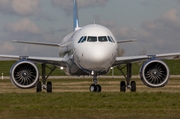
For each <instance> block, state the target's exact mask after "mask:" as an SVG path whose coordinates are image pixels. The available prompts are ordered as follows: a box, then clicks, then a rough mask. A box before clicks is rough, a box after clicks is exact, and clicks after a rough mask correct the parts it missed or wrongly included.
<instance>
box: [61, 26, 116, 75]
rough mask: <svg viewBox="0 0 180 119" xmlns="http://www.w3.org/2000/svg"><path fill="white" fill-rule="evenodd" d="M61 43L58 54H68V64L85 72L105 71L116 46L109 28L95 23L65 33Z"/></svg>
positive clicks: (109, 64) (114, 53) (111, 60)
mask: <svg viewBox="0 0 180 119" xmlns="http://www.w3.org/2000/svg"><path fill="white" fill-rule="evenodd" d="M61 45H62V46H63V47H60V56H61V57H64V56H67V54H68V56H69V58H70V59H69V60H70V61H71V63H70V65H69V66H71V64H72V63H73V64H75V65H77V67H78V68H79V69H81V70H83V71H84V72H86V73H90V72H92V71H94V72H97V73H102V72H105V73H107V72H108V71H109V69H110V68H111V66H112V64H113V63H114V61H115V59H116V56H117V48H118V45H117V42H116V39H115V37H114V35H113V34H112V33H111V32H110V30H109V29H107V28H106V27H104V26H101V25H97V24H91V25H87V26H84V27H82V28H79V29H78V30H76V31H74V32H73V33H71V34H69V35H67V36H66V37H65V38H64V39H63V41H62V43H61ZM69 66H68V67H69ZM71 68H72V67H71ZM69 69H70V68H69ZM70 74H71V72H70ZM74 75H75V74H74ZM77 75H78V74H77Z"/></svg>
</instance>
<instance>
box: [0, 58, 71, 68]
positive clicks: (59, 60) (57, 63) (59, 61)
mask: <svg viewBox="0 0 180 119" xmlns="http://www.w3.org/2000/svg"><path fill="white" fill-rule="evenodd" d="M0 58H10V59H15V60H23V59H24V60H29V61H33V62H38V63H45V64H51V65H55V66H63V67H66V62H67V58H68V57H65V58H60V57H33V56H18V55H0Z"/></svg>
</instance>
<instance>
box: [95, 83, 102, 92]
mask: <svg viewBox="0 0 180 119" xmlns="http://www.w3.org/2000/svg"><path fill="white" fill-rule="evenodd" d="M96 88H97V92H101V86H100V85H99V84H98V85H96Z"/></svg>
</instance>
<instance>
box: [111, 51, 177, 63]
mask: <svg viewBox="0 0 180 119" xmlns="http://www.w3.org/2000/svg"><path fill="white" fill-rule="evenodd" d="M178 55H180V53H167V54H156V55H141V56H127V57H117V58H116V60H115V62H114V64H113V66H117V65H120V64H127V63H131V62H137V61H143V60H147V59H151V58H166V57H173V56H178Z"/></svg>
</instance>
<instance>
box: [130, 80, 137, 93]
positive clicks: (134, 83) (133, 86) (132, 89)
mask: <svg viewBox="0 0 180 119" xmlns="http://www.w3.org/2000/svg"><path fill="white" fill-rule="evenodd" d="M131 92H136V82H135V81H132V82H131Z"/></svg>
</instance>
